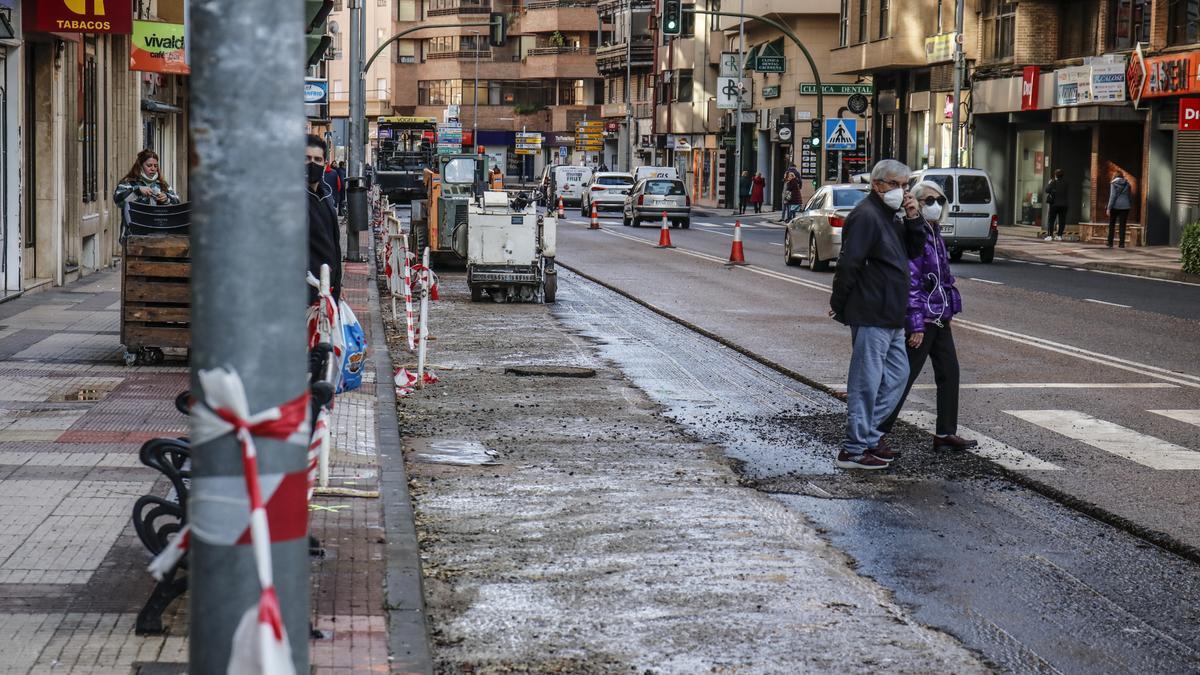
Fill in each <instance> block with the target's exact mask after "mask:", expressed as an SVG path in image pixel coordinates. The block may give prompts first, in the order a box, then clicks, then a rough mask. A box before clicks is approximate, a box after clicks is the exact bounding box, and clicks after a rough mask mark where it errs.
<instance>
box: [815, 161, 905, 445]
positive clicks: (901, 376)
mask: <svg viewBox="0 0 1200 675" xmlns="http://www.w3.org/2000/svg"><path fill="white" fill-rule="evenodd" d="M910 173H911V171H910V170H909V168H908V167H907V166H905V165H904V164H901V163H900V162H897V161H896V160H894V159H885V160H883V161H881V162H879V163H878V164H876V165H875V168H874V169H872V171H871V192H870V194H869V195H868V196H867V198H866V199H864V200H862V201H861V202H859V203H858V206H856V207H854V210H853V211H851V212H850V215H849V216H847V217H846V224H845V225H844V226H843V227H842V252H841V255H840V256H839V257H838V261H837V272H836V273H835V274H834V277H833V293H832V295H831V296H830V298H829V307H830V312H829V315H830V316H832V317H833V318H834V319H835V320H837V321H839V322H841V323H844V324H846V325H848V326H850V339H851V342H852V344H853V350H852V353H851V356H850V368H849V373H848V375H847V378H846V438H845V440H844V441H843V442H842V448H841V451H840V452H839V453H838V457H837V460H836V464H837V466H838V467H839V468H842V469H884V468H887V466H888V464H889V463H890V462H891V461H892V460H893V459H895V458H896V453H895V452H894V451H892V450H891V449H890V448H888V447H886V446H880V444H879V441H880V439H881V438H882V436H883V434H882V432H880V431H879V426H880V425H881V424H882V423H883V422H884V420H885V419H886V418H887V417H888V415H889V414H891V412H892V410H894V409H895V408H896V404H897V403H899V402H900V396H901V394H902V393H903V391H904V383H905V382H906V381H907V380H908V356H907V354H906V353H905V349H904V325H905V310H906V307H907V304H908V286H909V269H908V261H909V260H910V259H913V258H917V257H919V256H920V255H921V253H922V251H923V250H924V245H925V232H924V230H923V229H922V226H923V224H924V220H923V219H922V218H921V212H920V208H919V206H918V204H917V201H916V200H915V199H913V196H912V195H911V194H908V193H907V192H906V191H905V189H904V187H905V185H906V184H907V183H908V178H909V174H910Z"/></svg>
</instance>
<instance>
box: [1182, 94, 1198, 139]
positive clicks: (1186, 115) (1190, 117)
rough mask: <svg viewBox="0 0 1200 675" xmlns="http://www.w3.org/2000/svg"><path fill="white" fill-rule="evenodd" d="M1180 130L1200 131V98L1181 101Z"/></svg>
mask: <svg viewBox="0 0 1200 675" xmlns="http://www.w3.org/2000/svg"><path fill="white" fill-rule="evenodd" d="M1179 130H1180V131H1200V98H1181V99H1179Z"/></svg>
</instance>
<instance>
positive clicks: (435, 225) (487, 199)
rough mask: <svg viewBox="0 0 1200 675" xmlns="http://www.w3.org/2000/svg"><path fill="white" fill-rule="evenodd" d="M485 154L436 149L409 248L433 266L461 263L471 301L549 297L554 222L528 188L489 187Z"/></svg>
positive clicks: (553, 286)
mask: <svg viewBox="0 0 1200 675" xmlns="http://www.w3.org/2000/svg"><path fill="white" fill-rule="evenodd" d="M486 169H487V158H486V157H483V156H479V155H469V154H454V155H440V156H438V158H437V161H436V170H427V171H426V172H425V188H426V198H425V199H423V200H418V201H414V202H413V203H412V204H413V206H412V220H411V226H410V228H409V235H408V237H409V241H408V244H409V247H410V250H412V251H423V250H424V249H425V247H426V246H428V247H429V250H430V254H431V258H432V260H433V263H434V264H435V265H447V264H449V265H454V264H462V263H465V264H466V269H467V285H468V286H469V287H470V289H471V300H473V301H480V300H483V299H484V295H485V294H486V295H488V296H490V297H491V299H492V300H494V301H496V302H537V301H539V300H541V301H543V302H554V297H555V293H556V291H557V289H558V273H557V272H556V271H555V269H554V255H555V250H554V247H555V233H556V228H557V221H556V219H555V218H554V217H553V216H551V215H542V214H539V213H538V212H537V205H536V204H535V202H534V199H533V198H532V196H531V195H530V194H527V193H524V192H506V191H499V190H487V189H486V185H487V176H486Z"/></svg>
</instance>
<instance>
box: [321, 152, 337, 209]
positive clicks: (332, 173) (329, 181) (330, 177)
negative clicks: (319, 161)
mask: <svg viewBox="0 0 1200 675" xmlns="http://www.w3.org/2000/svg"><path fill="white" fill-rule="evenodd" d="M321 181H322V182H324V183H325V185H326V186H327V187H328V188H329V193H330V194H331V195H332V196H333V205H334V207H335V208H336V209H337V212H338V213H341V212H342V178H341V176H340V175H339V174H338V170H337V165H335V164H334V163H333V162H332V161H331V162H329V163H328V164H326V165H325V173H323V174H321Z"/></svg>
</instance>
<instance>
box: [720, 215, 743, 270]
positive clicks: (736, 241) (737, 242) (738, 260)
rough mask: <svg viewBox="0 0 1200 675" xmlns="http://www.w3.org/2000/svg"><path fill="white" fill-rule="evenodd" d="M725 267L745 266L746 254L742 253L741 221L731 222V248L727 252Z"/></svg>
mask: <svg viewBox="0 0 1200 675" xmlns="http://www.w3.org/2000/svg"><path fill="white" fill-rule="evenodd" d="M725 264H726V265H745V264H746V254H745V253H743V252H742V221H740V220H735V221H733V248H732V249H730V251H729V262H727V263H725Z"/></svg>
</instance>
